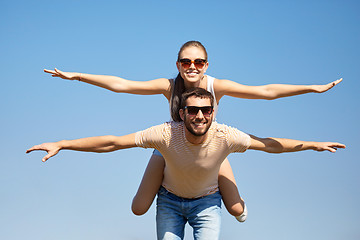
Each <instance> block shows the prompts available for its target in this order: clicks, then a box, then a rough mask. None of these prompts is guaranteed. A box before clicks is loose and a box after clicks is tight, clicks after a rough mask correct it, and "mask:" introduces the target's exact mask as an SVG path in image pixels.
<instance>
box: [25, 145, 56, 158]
mask: <svg viewBox="0 0 360 240" xmlns="http://www.w3.org/2000/svg"><path fill="white" fill-rule="evenodd" d="M60 149H61V148H60V146H59V144H58V143H43V144H40V145H35V146H33V147H31V148H29V149H28V150H26V153H30V152H32V151H39V150H40V151H46V152H47V153H48V154H47V155H46V156H45V157H43V159H42V161H43V162H46V161H47V160H48V159H49V158H51V157H53V156H55V155H56V154H57V153H58V152H59V151H60Z"/></svg>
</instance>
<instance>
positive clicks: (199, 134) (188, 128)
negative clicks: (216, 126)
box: [184, 116, 211, 137]
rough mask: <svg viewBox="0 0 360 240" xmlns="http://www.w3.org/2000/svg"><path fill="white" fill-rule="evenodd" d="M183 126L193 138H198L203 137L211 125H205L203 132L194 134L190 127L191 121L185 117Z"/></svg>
mask: <svg viewBox="0 0 360 240" xmlns="http://www.w3.org/2000/svg"><path fill="white" fill-rule="evenodd" d="M184 124H185V127H186V129H187V130H188V131H189V132H190V133H191V134H192V135H194V136H197V137H200V136H204V135H205V134H206V133H207V131H208V130H209V128H210V126H211V124H209V123H208V122H206V123H205V125H206V128H205V130H204V131H203V132H196V131H194V129H193V128H192V127H191V121H190V120H187V117H186V116H185V117H184Z"/></svg>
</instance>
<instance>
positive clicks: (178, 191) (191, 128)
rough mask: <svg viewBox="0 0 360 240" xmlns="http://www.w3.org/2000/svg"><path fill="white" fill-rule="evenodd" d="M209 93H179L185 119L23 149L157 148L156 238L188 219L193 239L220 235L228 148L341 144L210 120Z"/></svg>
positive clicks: (176, 232)
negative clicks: (160, 175) (160, 169)
mask: <svg viewBox="0 0 360 240" xmlns="http://www.w3.org/2000/svg"><path fill="white" fill-rule="evenodd" d="M212 103H213V96H212V95H211V93H209V92H208V91H206V90H204V89H201V88H194V89H189V90H187V91H186V92H185V93H184V94H183V95H182V107H181V109H180V112H179V113H180V116H181V118H182V120H183V122H168V123H164V124H161V125H158V126H154V127H151V128H149V129H146V130H144V131H140V132H137V133H133V134H129V135H126V136H120V137H116V136H101V137H91V138H83V139H76V140H63V141H59V142H55V143H44V144H41V145H36V146H34V147H32V148H30V149H28V150H27V153H29V152H31V151H34V150H44V151H47V152H48V154H47V155H46V156H45V157H44V158H43V161H44V162H45V161H47V160H48V159H49V158H50V157H53V156H54V155H56V154H57V153H58V152H59V151H60V150H62V149H69V150H76V151H86V152H111V151H116V150H119V149H125V148H131V147H143V148H155V149H157V150H159V151H160V152H161V154H162V155H163V156H164V158H165V161H166V167H165V169H164V180H163V183H162V187H161V188H160V190H159V192H158V199H157V215H156V221H157V234H158V239H182V238H183V236H184V227H185V224H186V222H189V224H190V225H191V226H192V227H193V229H194V239H218V238H219V235H220V220H221V216H220V209H221V195H220V193H219V191H218V179H217V177H218V172H219V168H220V165H221V163H222V161H223V160H224V159H225V158H226V157H227V155H229V154H230V153H232V152H244V151H246V149H254V150H261V151H265V152H270V153H281V152H296V151H303V150H310V149H311V150H316V151H325V150H327V151H330V152H335V151H336V150H337V148H345V145H343V144H340V143H332V142H305V141H298V140H291V139H280V138H258V137H255V136H251V135H247V134H245V133H243V132H241V131H239V130H237V129H235V128H231V127H228V126H226V125H222V124H218V123H216V122H213V121H212V119H213V106H212Z"/></svg>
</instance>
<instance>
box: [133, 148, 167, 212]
mask: <svg viewBox="0 0 360 240" xmlns="http://www.w3.org/2000/svg"><path fill="white" fill-rule="evenodd" d="M164 168H165V160H164V158H163V157H162V156H161V155H156V154H153V155H152V156H151V158H150V160H149V163H148V165H147V167H146V170H145V173H144V176H143V178H142V180H141V183H140V186H139V189H138V191H137V193H136V195H135V197H134V199H133V201H132V205H131V210H132V212H133V213H134V214H135V215H143V214H145V213H146V212H147V210H149V208H150V206H151V204H152V202H153V201H154V198H155V196H156V194H157V192H158V191H159V188H160V186H161V183H162V181H163V178H164Z"/></svg>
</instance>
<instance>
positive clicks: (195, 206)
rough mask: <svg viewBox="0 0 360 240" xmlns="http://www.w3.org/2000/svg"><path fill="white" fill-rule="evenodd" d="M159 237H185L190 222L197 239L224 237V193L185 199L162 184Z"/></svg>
mask: <svg viewBox="0 0 360 240" xmlns="http://www.w3.org/2000/svg"><path fill="white" fill-rule="evenodd" d="M156 204H157V206H156V229H157V237H158V239H161V240H177V239H183V238H184V230H185V224H186V222H189V225H190V226H191V227H192V228H193V233H194V239H195V240H200V239H203V240H216V239H219V236H220V225H221V195H220V193H219V192H216V193H213V194H211V195H208V196H204V197H201V198H195V199H188V198H181V197H178V196H176V195H175V194H172V193H170V192H168V191H167V190H166V189H165V188H164V187H160V190H159V192H158V198H157V202H156Z"/></svg>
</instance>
